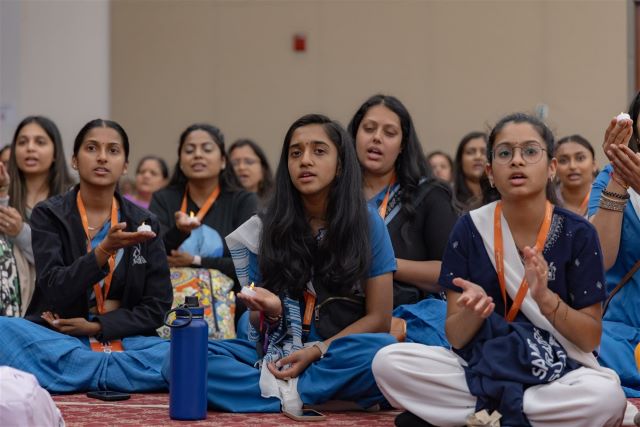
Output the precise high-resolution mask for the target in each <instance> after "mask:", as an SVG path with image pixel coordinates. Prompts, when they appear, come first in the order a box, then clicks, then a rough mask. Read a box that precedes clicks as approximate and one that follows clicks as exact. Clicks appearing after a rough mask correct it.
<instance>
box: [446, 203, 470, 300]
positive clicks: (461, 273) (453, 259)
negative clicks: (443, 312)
mask: <svg viewBox="0 0 640 427" xmlns="http://www.w3.org/2000/svg"><path fill="white" fill-rule="evenodd" d="M470 226H471V217H470V216H469V214H465V215H464V216H462V217H461V218H460V219H458V221H457V222H456V225H455V226H454V227H453V230H452V231H451V235H450V237H449V242H448V243H447V246H446V248H445V250H444V256H443V257H442V267H440V278H439V279H438V284H440V285H441V286H442V287H443V288H446V289H449V290H452V291H455V292H460V293H462V289H460V288H459V287H457V286H456V285H454V284H453V283H452V280H453V279H454V278H456V277H461V278H463V279H466V280H469V279H470V275H469V245H470V241H469V239H470V237H471V236H472V230H470V229H469V227H470ZM474 228H475V227H474Z"/></svg>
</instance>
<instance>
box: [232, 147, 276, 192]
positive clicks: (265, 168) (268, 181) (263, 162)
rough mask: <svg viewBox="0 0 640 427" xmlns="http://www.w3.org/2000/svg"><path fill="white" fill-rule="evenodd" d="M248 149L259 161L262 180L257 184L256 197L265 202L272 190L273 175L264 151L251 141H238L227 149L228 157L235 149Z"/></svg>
mask: <svg viewBox="0 0 640 427" xmlns="http://www.w3.org/2000/svg"><path fill="white" fill-rule="evenodd" d="M241 147H249V148H251V149H252V150H253V152H254V153H255V155H256V156H258V159H260V166H261V167H262V180H260V182H259V183H258V197H259V198H260V199H262V200H265V199H266V198H267V197H268V196H269V195H270V194H271V191H272V190H273V173H272V172H271V166H269V161H268V160H267V156H266V155H265V154H264V151H263V150H262V148H260V146H259V145H258V144H257V143H256V142H255V141H253V140H251V139H246V138H244V139H238V140H237V141H235V142H234V143H233V144H231V147H229V157H231V153H232V152H233V150H235V149H236V148H241Z"/></svg>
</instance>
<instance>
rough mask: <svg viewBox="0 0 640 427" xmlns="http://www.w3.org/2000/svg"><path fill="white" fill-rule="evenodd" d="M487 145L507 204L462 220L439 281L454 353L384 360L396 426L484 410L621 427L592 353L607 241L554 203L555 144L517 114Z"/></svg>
mask: <svg viewBox="0 0 640 427" xmlns="http://www.w3.org/2000/svg"><path fill="white" fill-rule="evenodd" d="M488 144H489V145H488V149H489V151H488V152H489V161H490V163H489V166H488V167H487V174H488V176H489V179H491V180H492V181H493V184H494V185H495V188H496V189H497V191H498V192H499V194H500V196H501V200H499V201H497V202H493V203H490V204H487V205H485V206H483V207H482V208H479V209H477V210H474V211H471V212H470V213H469V214H467V215H465V216H463V217H462V218H460V220H459V221H458V223H457V224H456V226H455V228H454V230H453V232H452V234H451V237H450V239H449V244H448V247H447V249H446V251H445V255H444V259H443V265H442V272H441V274H440V279H439V283H440V284H441V285H442V286H444V287H445V288H447V303H448V307H447V321H446V332H447V338H448V339H449V342H450V343H451V345H452V347H453V349H454V350H453V352H452V351H448V350H446V349H443V348H439V347H428V346H424V345H420V344H398V345H392V346H388V347H386V348H384V349H382V350H381V351H380V352H379V353H378V354H377V355H376V358H375V359H374V362H373V371H374V374H375V376H376V381H377V382H378V385H379V386H380V389H381V390H382V392H383V393H384V394H385V396H386V397H387V398H388V400H389V402H390V403H391V404H392V405H394V406H396V407H399V408H404V409H406V410H407V412H405V413H403V414H401V415H400V416H399V417H398V418H397V419H396V425H399V426H403V425H414V426H419V425H431V424H429V423H432V424H434V425H438V426H455V425H464V424H465V423H469V424H472V423H473V422H476V421H477V420H474V417H475V413H476V411H480V410H482V409H486V410H488V411H489V412H492V411H493V410H497V411H499V413H500V414H501V416H502V418H501V419H500V423H501V425H505V426H522V425H536V426H537V425H544V426H564V425H572V426H593V425H598V426H615V425H618V423H619V422H620V421H621V419H622V415H623V412H624V409H625V399H624V396H623V393H622V390H621V388H620V385H619V380H618V378H617V376H616V375H615V373H614V372H612V371H611V370H609V369H606V368H602V367H600V366H598V364H597V361H596V360H595V358H594V357H593V355H592V353H591V352H592V351H593V350H594V349H595V348H596V347H597V345H598V344H599V341H600V331H601V322H600V316H601V307H600V304H601V302H602V301H603V300H604V298H605V290H604V278H603V268H602V256H601V253H600V247H599V244H598V238H597V235H596V232H595V230H594V229H593V227H592V226H591V225H590V224H589V223H588V222H587V221H586V220H585V219H583V218H581V217H579V216H578V215H575V214H573V213H571V212H569V211H567V210H564V209H561V208H554V207H553V205H552V204H551V203H550V202H549V200H548V197H547V195H548V194H550V192H551V191H552V189H551V188H550V182H549V177H550V176H552V175H553V173H554V172H555V166H556V165H555V159H553V158H552V149H553V135H552V133H551V131H550V130H549V129H548V128H547V127H546V126H545V125H544V124H543V123H542V122H540V121H539V120H537V119H535V118H533V117H531V116H528V115H524V114H514V115H510V116H507V117H505V118H504V119H502V120H501V121H500V122H498V124H497V125H496V126H495V128H494V129H493V131H492V133H491V135H490V136H489V143H488ZM470 418H471V419H470Z"/></svg>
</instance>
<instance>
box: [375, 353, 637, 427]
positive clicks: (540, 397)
mask: <svg viewBox="0 0 640 427" xmlns="http://www.w3.org/2000/svg"><path fill="white" fill-rule="evenodd" d="M461 363H464V361H463V360H462V359H460V358H459V357H458V356H457V355H455V354H454V353H453V352H451V351H449V350H447V349H444V348H442V347H428V346H425V345H422V344H414V343H401V344H393V345H390V346H387V347H384V348H383V349H381V350H380V351H379V352H378V354H377V355H376V356H375V358H374V359H373V365H372V369H373V374H374V376H375V378H376V382H377V383H378V386H379V387H380V390H382V393H383V394H384V395H385V397H386V398H387V400H388V401H389V402H390V403H391V404H392V405H393V406H394V407H396V408H401V409H405V410H407V411H409V412H412V413H413V414H415V415H417V416H419V417H420V418H422V419H424V420H426V421H428V422H430V423H432V424H435V425H437V426H442V427H446V426H461V425H464V424H465V421H466V419H467V417H468V416H469V415H471V414H473V413H475V407H476V398H475V396H473V395H472V394H471V393H470V392H469V388H468V387H467V381H466V379H465V375H464V369H463V368H462V365H461ZM626 403H627V402H626V399H625V397H624V393H623V391H622V388H621V387H620V385H619V384H618V383H617V382H616V381H615V380H614V379H612V378H611V377H609V376H607V375H606V374H604V373H601V372H599V371H596V370H594V369H589V368H585V367H582V368H579V369H576V370H574V371H571V372H569V373H568V374H567V375H565V376H563V377H562V378H560V379H558V380H556V381H554V382H552V383H549V384H544V385H538V386H533V387H529V388H528V389H527V390H526V391H525V393H524V399H523V410H524V413H525V414H526V415H527V418H528V419H529V421H530V422H531V424H532V425H534V426H545V427H546V426H549V427H551V426H558V427H560V426H562V427H566V426H572V427H577V426H585V427H593V426H603V427H604V426H617V425H620V423H621V422H622V416H623V414H624V411H625V408H626Z"/></svg>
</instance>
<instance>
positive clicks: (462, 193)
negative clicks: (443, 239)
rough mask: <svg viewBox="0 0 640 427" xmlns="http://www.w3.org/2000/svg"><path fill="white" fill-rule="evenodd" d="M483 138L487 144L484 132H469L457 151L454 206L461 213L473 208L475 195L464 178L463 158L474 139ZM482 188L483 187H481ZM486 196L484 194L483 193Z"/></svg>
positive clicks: (454, 171) (454, 175)
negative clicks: (468, 145)
mask: <svg viewBox="0 0 640 427" xmlns="http://www.w3.org/2000/svg"><path fill="white" fill-rule="evenodd" d="M478 138H482V140H483V141H484V142H487V134H486V133H484V132H478V131H474V132H469V133H468V134H466V135H465V136H463V137H462V139H461V140H460V143H459V144H458V148H457V150H456V157H455V159H454V168H453V200H454V205H455V206H456V208H457V209H458V210H460V211H468V210H469V208H472V207H474V206H472V203H471V202H472V201H473V197H474V194H473V192H472V191H471V189H470V188H469V186H468V185H467V180H466V178H465V176H464V170H463V168H462V156H463V155H464V150H465V148H466V147H467V144H468V143H469V142H471V141H472V140H474V139H478ZM480 187H481V188H482V186H480ZM483 194H484V193H483Z"/></svg>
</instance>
